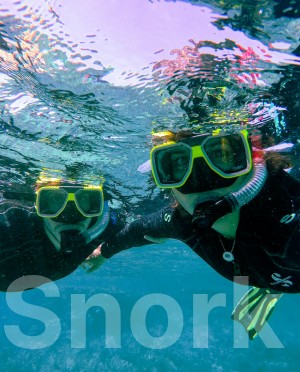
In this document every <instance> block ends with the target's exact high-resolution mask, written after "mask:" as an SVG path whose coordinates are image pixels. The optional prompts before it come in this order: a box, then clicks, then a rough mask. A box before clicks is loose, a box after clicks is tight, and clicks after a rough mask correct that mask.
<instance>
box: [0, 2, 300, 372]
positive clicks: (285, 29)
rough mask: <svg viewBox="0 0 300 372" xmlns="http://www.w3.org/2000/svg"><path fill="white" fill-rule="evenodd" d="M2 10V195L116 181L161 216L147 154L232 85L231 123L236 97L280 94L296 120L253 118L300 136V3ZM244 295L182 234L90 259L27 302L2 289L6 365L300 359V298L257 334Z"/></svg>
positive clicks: (270, 363)
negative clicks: (92, 267) (96, 263)
mask: <svg viewBox="0 0 300 372" xmlns="http://www.w3.org/2000/svg"><path fill="white" fill-rule="evenodd" d="M295 4H296V5H295ZM0 5H1V7H0V12H1V24H0V36H1V37H0V58H1V65H0V97H1V100H0V167H1V173H0V186H1V191H3V190H14V191H17V192H24V191H25V192H27V191H32V189H33V186H34V183H35V181H36V178H37V177H39V176H40V175H43V176H45V175H46V176H49V175H50V176H53V175H54V176H63V177H70V178H76V179H81V180H88V181H89V182H99V180H102V179H105V184H104V185H105V189H106V191H107V192H108V194H110V196H111V198H112V201H111V207H112V208H121V207H122V208H123V209H124V210H125V211H126V212H127V215H128V220H130V219H131V218H132V216H133V215H134V214H135V213H147V212H149V211H153V210H155V209H157V208H158V207H159V206H160V205H161V203H162V202H163V201H164V200H165V199H166V198H167V197H168V194H167V193H165V192H164V193H163V192H160V191H159V190H158V189H157V188H155V187H154V185H153V183H152V181H151V180H150V179H149V177H148V176H147V174H141V173H140V172H138V171H137V168H138V167H139V165H140V164H142V163H143V162H144V161H146V160H148V158H149V149H150V148H151V131H152V130H161V129H175V130H177V129H180V128H183V127H187V126H191V125H192V124H191V121H192V119H193V118H195V117H196V115H197V114H198V111H197V110H198V109H199V107H200V108H201V109H203V110H204V109H205V110H207V111H201V112H202V114H203V113H207V114H215V110H217V111H218V115H214V116H209V117H210V118H211V117H214V118H215V120H216V123H218V120H221V118H222V110H223V109H224V107H222V106H220V107H219V106H218V105H215V104H214V103H215V101H216V100H217V101H218V97H219V95H220V94H221V93H222V89H221V90H220V87H221V88H222V87H226V96H225V98H226V103H225V106H226V109H227V110H228V111H227V112H231V113H232V116H230V121H229V122H226V123H225V124H223V125H230V124H232V123H233V122H235V121H236V120H237V117H236V113H237V101H236V100H234V99H233V98H234V97H236V95H238V97H239V98H240V99H243V102H252V101H254V102H256V103H259V102H261V100H262V97H268V98H270V97H271V99H270V100H269V102H272V105H273V106H276V107H277V110H278V111H279V112H280V113H282V114H283V115H281V116H280V115H279V116H278V117H277V116H275V117H274V116H272V115H271V114H270V113H272V107H273V106H268V115H269V116H268V115H265V112H261V113H260V114H258V112H259V111H260V109H261V107H259V106H258V107H256V108H255V109H254V110H253V113H254V115H253V120H252V123H251V125H252V128H255V127H256V126H257V127H264V126H267V125H269V124H270V122H271V128H272V129H271V134H272V136H273V137H274V138H275V140H276V143H280V142H281V141H289V140H291V138H293V139H295V138H297V139H298V138H299V126H298V117H299V102H300V100H299V65H300V58H299V54H300V53H299V38H300V35H299V14H298V8H297V2H295V3H294V2H292V1H275V0H274V1H266V0H261V1H256V2H254V3H253V4H250V5H249V4H248V2H246V1H224V2H222V3H221V2H218V1H190V2H189V1H155V0H152V1H147V0H127V1H123V0H114V1H110V2H106V1H104V0H103V1H102V0H101V1H96V0H86V1H84V2H79V1H77V0H76V1H71V0H65V1H60V0H56V1H54V0H53V1H50V0H48V1H42V0H38V1H30V0H22V1H8V0H5V1H0ZM203 83H204V85H206V86H208V90H204V89H202V85H203ZM197 97H201V99H202V103H203V107H202V106H201V104H199V102H198V103H196V104H195V99H196V98H197ZM193 104H194V106H193ZM204 106H205V107H204ZM195 107H196V108H195ZM239 112H240V113H241V118H242V119H243V118H244V117H245V115H246V113H245V112H244V111H243V110H242V111H240V110H239ZM258 118H259V120H258ZM283 118H284V119H283ZM256 119H257V120H256ZM239 120H240V119H239ZM274 128H275V129H274ZM295 160H296V165H295V166H294V168H293V169H292V173H293V174H294V175H295V176H297V177H298V176H299V159H295ZM246 290H247V288H246V287H241V286H237V287H234V286H233V284H232V283H231V282H228V281H227V280H225V279H223V278H222V277H220V276H219V275H218V274H216V273H215V272H214V271H213V270H212V269H211V268H210V267H208V266H207V265H206V264H205V263H204V262H203V261H201V260H200V259H199V257H198V256H196V255H195V254H194V253H193V252H192V251H191V250H190V249H188V248H187V247H186V246H184V245H183V244H181V243H179V242H176V241H174V240H170V241H168V242H166V243H164V244H161V245H154V246H151V248H150V247H143V248H133V249H131V250H129V251H126V252H122V253H120V254H118V255H116V256H114V257H113V258H111V259H110V260H107V261H106V262H105V263H104V264H103V265H102V266H101V268H100V269H98V270H97V271H95V272H93V273H91V274H87V273H86V272H85V271H84V270H83V269H81V268H78V270H77V271H75V272H74V273H73V274H72V275H70V276H69V277H67V278H64V279H62V280H59V281H57V282H56V283H50V284H47V285H45V286H43V287H41V288H40V289H36V290H32V291H29V292H26V293H24V295H23V299H22V298H20V296H19V295H17V294H10V295H8V296H6V295H5V294H3V293H1V294H0V301H1V312H2V318H1V319H2V321H1V326H0V340H1V346H2V347H1V351H0V353H1V360H2V365H3V368H4V369H5V370H7V371H16V370H18V371H20V370H21V371H23V370H24V371H31V370H32V371H35V370H38V371H53V370H57V371H86V370H109V371H116V370H122V371H144V370H145V371H173V370H174V371H176V370H178V371H186V370H190V371H198V370H208V371H240V370H244V371H257V370H258V371H260V370H263V371H269V370H270V371H271V370H272V371H282V370H289V371H296V370H298V364H299V363H298V362H299V356H298V350H299V343H300V342H299V337H298V334H299V332H298V331H299V329H300V320H299V312H298V307H299V295H285V296H283V298H282V299H281V300H280V302H279V303H278V306H277V308H276V310H275V312H274V314H273V315H272V317H271V319H270V321H269V327H266V329H265V330H264V332H263V333H262V334H261V337H259V338H257V339H256V340H255V341H253V342H251V343H249V342H248V340H247V338H246V335H245V332H244V330H243V329H242V328H241V327H239V325H237V324H235V323H234V322H233V321H232V320H231V318H230V315H231V312H232V309H233V307H234V304H235V303H236V302H237V300H238V299H239V298H240V297H241V295H242V294H243V293H245V292H246ZM80 301H81V302H80ZM107 304H109V308H108V309H107V310H106V311H105V309H106V307H105V306H107ZM89 305H90V306H91V308H90V309H89V310H87V308H88V306H89ZM92 305H94V306H92ZM37 306H38V307H37ZM85 313H87V314H85ZM85 335H86V337H85Z"/></svg>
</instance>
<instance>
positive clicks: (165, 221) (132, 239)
mask: <svg viewBox="0 0 300 372" xmlns="http://www.w3.org/2000/svg"><path fill="white" fill-rule="evenodd" d="M165 137H166V142H165V143H162V144H159V145H157V146H155V147H154V148H153V149H152V151H151V154H150V160H151V168H152V173H153V178H154V180H155V183H156V184H157V186H158V187H160V188H170V189H171V191H172V193H173V196H174V198H175V202H174V201H172V202H171V203H170V205H169V206H167V207H165V208H163V209H162V210H159V211H157V212H155V213H153V214H151V215H148V216H141V217H139V218H136V219H135V221H134V222H132V223H130V224H128V225H126V226H125V228H124V229H123V230H122V231H120V232H119V233H118V234H117V235H116V236H115V237H114V238H112V239H110V240H108V241H107V242H106V243H104V244H103V245H102V248H101V253H102V255H103V256H104V257H106V258H108V257H111V256H112V255H114V254H115V253H117V252H119V251H121V250H124V249H127V248H130V247H135V246H141V245H146V244H149V242H160V241H161V238H175V239H179V240H181V241H183V242H184V243H186V244H187V245H188V246H189V247H191V248H192V249H193V251H194V252H196V253H197V254H198V255H199V256H200V257H201V258H202V259H204V260H205V261H206V262H207V263H208V264H209V265H210V266H211V267H212V268H213V269H214V270H216V271H217V272H218V273H219V274H221V275H222V276H224V277H225V278H227V279H229V280H231V281H235V282H239V278H240V277H247V278H248V283H247V284H248V285H251V286H255V287H258V288H254V289H252V290H250V291H249V293H248V295H247V296H246V298H245V299H243V300H242V301H241V302H240V303H239V305H238V306H237V308H236V310H235V312H234V314H233V317H234V319H236V320H239V321H240V322H241V323H242V324H243V325H244V326H245V328H246V330H247V331H248V334H249V337H250V338H253V337H255V335H256V334H257V332H259V330H260V329H261V328H262V326H263V324H264V323H265V321H266V320H267V317H268V316H269V315H270V311H271V310H272V309H273V308H274V305H275V303H276V302H277V301H278V299H279V298H280V296H281V293H299V292H300V239H299V238H300V229H299V222H300V218H299V217H300V183H299V182H298V181H297V180H296V179H294V178H293V177H292V176H290V175H289V174H288V173H287V172H286V171H285V170H284V169H285V168H287V167H289V162H288V160H287V159H286V158H285V157H283V156H281V155H279V154H275V153H270V152H268V153H263V151H262V150H260V151H253V149H251V145H250V142H249V139H248V133H247V131H246V130H239V131H236V132H226V131H223V132H222V131H217V132H214V133H204V134H203V133H202V134H201V133H193V132H182V133H180V132H179V133H177V134H174V133H171V132H168V133H167V135H166V136H165ZM240 283H241V284H244V283H242V280H241V281H240ZM256 305H258V306H256ZM255 308H256V310H255V311H257V314H254V313H253V314H251V315H252V317H249V316H247V317H246V316H245V315H249V312H247V309H248V310H249V309H251V311H253V309H255ZM254 315H259V317H258V316H254Z"/></svg>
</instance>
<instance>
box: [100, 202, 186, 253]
mask: <svg viewBox="0 0 300 372" xmlns="http://www.w3.org/2000/svg"><path fill="white" fill-rule="evenodd" d="M185 222H186V218H183V216H182V212H181V210H180V209H179V208H178V207H172V206H168V207H166V208H164V209H162V210H160V211H158V212H155V213H153V214H150V215H148V216H137V217H136V218H135V220H134V221H133V222H131V223H129V224H127V225H126V226H125V227H124V228H123V229H122V230H121V231H120V232H119V233H117V234H116V235H115V236H112V235H111V236H110V237H108V239H107V240H106V242H105V244H104V245H103V247H102V255H103V257H105V258H109V257H111V256H113V255H114V254H116V253H118V252H120V251H122V250H125V249H128V248H132V247H140V246H143V245H147V244H151V241H150V240H148V239H147V236H149V237H151V238H154V239H159V238H178V239H181V238H183V236H184V227H185Z"/></svg>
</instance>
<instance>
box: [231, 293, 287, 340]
mask: <svg viewBox="0 0 300 372" xmlns="http://www.w3.org/2000/svg"><path fill="white" fill-rule="evenodd" d="M281 296H282V293H276V292H272V291H270V290H268V289H262V288H256V287H253V288H251V289H250V290H249V291H248V292H247V293H246V294H245V295H244V296H243V297H242V299H241V300H240V301H239V303H238V304H237V306H236V307H235V309H234V310H233V312H232V314H231V318H232V319H233V320H236V321H238V322H240V323H241V324H242V325H243V326H244V327H245V329H246V331H247V332H248V335H249V338H250V340H253V339H254V338H255V337H256V336H257V334H258V332H259V331H260V330H261V329H262V328H263V326H264V325H265V324H266V322H267V320H268V319H269V317H270V315H271V314H272V312H273V310H274V308H275V305H276V303H277V302H278V300H279V299H280V297H281Z"/></svg>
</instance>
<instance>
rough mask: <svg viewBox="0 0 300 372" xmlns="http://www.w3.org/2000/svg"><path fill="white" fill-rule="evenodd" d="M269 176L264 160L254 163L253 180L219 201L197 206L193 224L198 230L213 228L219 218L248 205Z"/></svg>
mask: <svg viewBox="0 0 300 372" xmlns="http://www.w3.org/2000/svg"><path fill="white" fill-rule="evenodd" d="M267 175H268V173H267V168H266V165H265V163H264V162H263V161H262V160H260V161H258V162H254V166H253V170H252V175H251V178H250V180H249V181H248V182H247V183H246V184H245V185H244V186H243V187H242V188H241V189H240V190H238V191H234V192H230V193H228V194H226V195H225V196H223V197H222V198H221V199H219V200H218V201H215V202H209V203H204V204H203V203H202V204H201V203H200V204H198V205H196V207H195V211H194V213H193V219H192V223H193V224H194V225H195V227H197V228H207V227H211V226H212V225H213V224H214V222H215V221H216V220H218V219H219V218H221V217H223V216H225V215H226V214H228V213H232V212H234V211H236V210H237V209H239V208H241V207H243V206H244V205H246V204H248V203H249V202H250V201H251V200H252V199H254V198H255V197H256V196H257V195H258V193H259V192H260V191H261V189H262V188H263V186H264V184H265V182H266V179H267Z"/></svg>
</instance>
